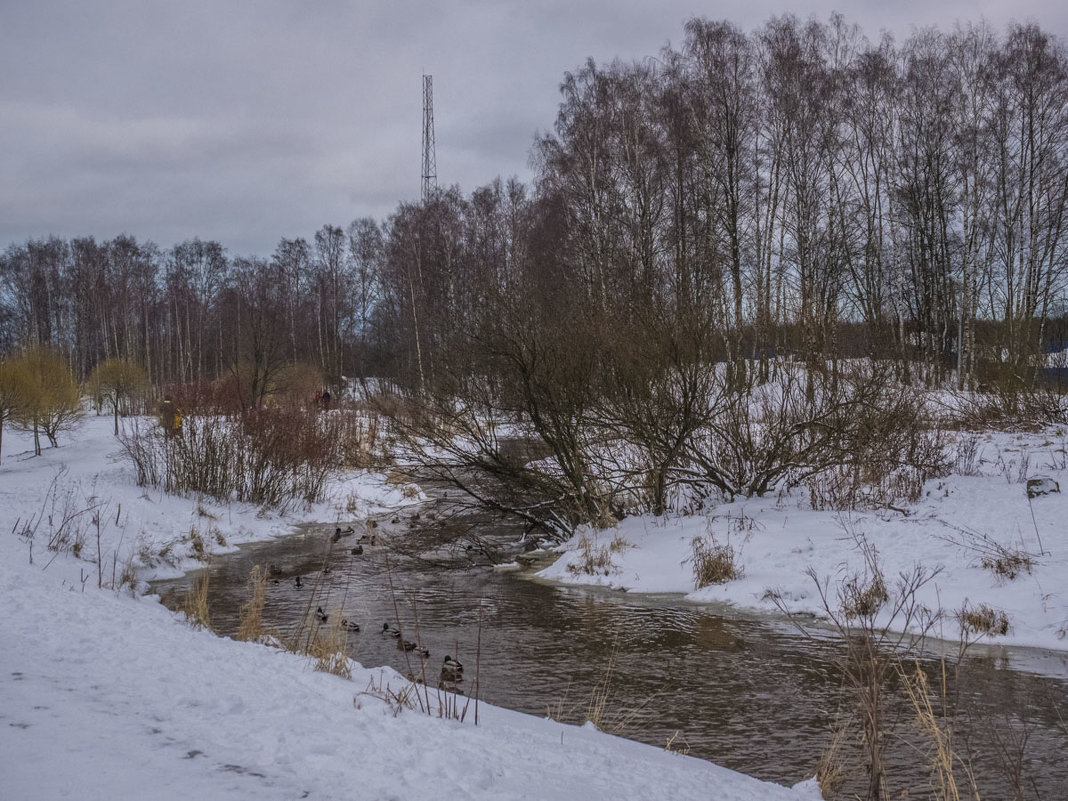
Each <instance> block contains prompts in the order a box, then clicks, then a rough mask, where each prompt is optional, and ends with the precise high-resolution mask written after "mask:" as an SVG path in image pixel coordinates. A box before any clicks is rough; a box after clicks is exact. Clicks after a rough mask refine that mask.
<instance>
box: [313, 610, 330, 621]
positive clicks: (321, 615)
mask: <svg viewBox="0 0 1068 801" xmlns="http://www.w3.org/2000/svg"><path fill="white" fill-rule="evenodd" d="M329 617H330V615H328V614H327V613H326V612H324V611H323V608H322V607H321V606H317V607H315V619H316V620H318V621H319V622H320V623H325V622H326V621H327V620H328V619H329Z"/></svg>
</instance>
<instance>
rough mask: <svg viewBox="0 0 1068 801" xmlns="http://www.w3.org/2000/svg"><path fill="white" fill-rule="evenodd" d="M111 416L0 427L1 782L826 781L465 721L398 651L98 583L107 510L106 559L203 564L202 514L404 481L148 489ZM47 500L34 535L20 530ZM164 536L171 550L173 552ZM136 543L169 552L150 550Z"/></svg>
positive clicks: (505, 715) (196, 793) (355, 492)
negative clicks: (320, 665) (191, 617)
mask: <svg viewBox="0 0 1068 801" xmlns="http://www.w3.org/2000/svg"><path fill="white" fill-rule="evenodd" d="M109 425H110V421H109V420H108V419H107V418H103V419H90V420H88V421H86V422H85V424H83V425H82V426H81V427H80V428H79V429H78V430H77V431H76V432H75V433H74V436H73V437H72V438H71V439H69V440H62V441H61V447H60V448H57V449H52V450H47V451H46V452H45V455H44V456H42V457H40V458H30V457H29V456H28V455H27V454H26V453H25V451H26V447H27V440H26V437H25V436H23V435H18V434H15V435H13V434H12V433H11V432H5V435H4V453H3V464H2V466H0V641H2V642H3V644H4V647H3V648H2V649H0V798H3V799H5V801H6V800H7V799H11V801H18V800H20V799H33V800H34V801H39V800H44V799H58V798H77V799H81V800H83V801H93V800H94V799H101V800H102V801H103V799H108V801H113V800H114V799H125V798H135V797H136V798H143V797H148V798H154V799H162V800H164V801H166V800H167V799H188V798H195V797H202V798H210V799H250V800H251V799H257V801H262V799H272V798H279V799H282V798H285V799H292V798H303V797H308V798H320V799H416V798H419V799H423V798H426V797H429V796H432V797H442V796H444V797H456V798H465V799H467V798H471V799H481V798H485V799H520V798H545V799H601V798H603V799H648V798H663V799H674V798H678V799H687V798H706V797H710V796H714V797H716V798H718V799H722V800H723V801H743V800H746V801H748V800H749V799H767V800H769V801H777V800H778V799H782V800H783V801H787V800H788V799H794V801H797V799H809V800H810V801H812V800H814V799H817V798H819V792H818V790H817V789H816V788H815V787H814V784H813V783H812V782H807V783H805V784H804V785H803V786H799V787H798V788H796V789H788V788H784V787H780V786H778V785H773V784H768V783H764V782H759V781H757V780H755V779H752V778H750V777H747V776H743V775H741V774H738V773H735V772H733V771H729V770H727V769H725V768H721V767H718V766H716V765H713V764H711V763H708V762H705V761H702V760H698V759H694V758H690V757H684V756H680V755H677V754H672V753H668V752H665V751H661V750H660V749H657V748H653V747H650V746H646V745H641V744H638V743H634V742H631V741H628V740H623V739H619V738H616V737H611V736H609V735H605V734H602V733H600V732H597V731H596V730H593V729H591V728H585V727H582V728H580V727H574V726H566V725H563V724H558V723H556V722H553V721H549V720H541V719H538V718H534V717H531V716H526V715H521V714H518V713H514V712H510V711H507V710H502V709H497V708H492V707H488V706H486V705H481V707H480V710H479V725H478V726H477V727H476V726H475V725H473V722H472V719H471V717H472V715H473V710H469V712H468V718H467V720H466V722H464V723H460V722H458V721H455V720H449V719H445V718H439V717H437V716H428V715H425V714H420V713H419V712H418V711H415V710H411V709H403V710H399V711H398V707H397V706H396V704H393V705H391V704H389V703H387V702H385V701H384V700H383V699H382V693H381V692H379V691H380V690H381V688H383V687H385V686H387V685H388V686H389V687H390V688H391V689H393V690H399V689H400V688H401V687H402V686H403V685H404V684H405V682H404V681H403V680H402V679H401V677H399V676H398V675H397V674H396V673H394V672H393V671H391V670H389V669H364V668H361V667H357V668H356V669H355V670H354V673H353V677H352V679H351V680H344V679H340V678H338V677H335V676H331V675H327V674H323V673H317V672H315V671H313V670H312V669H311V668H310V667H309V663H308V661H307V660H306V659H304V658H302V657H298V656H295V655H293V654H289V653H284V652H281V651H278V650H275V649H272V648H269V647H266V646H262V645H255V644H251V643H239V642H234V641H231V640H227V639H221V638H218V637H215V636H214V635H212V634H210V633H208V632H205V631H198V630H195V629H193V628H191V627H190V626H189V625H188V624H186V623H185V622H184V620H183V619H182V618H181V617H180V616H177V615H174V614H173V613H171V612H170V611H168V610H167V609H165V608H164V607H163V606H161V605H159V604H158V603H155V602H154V600H152V599H150V598H144V597H138V596H136V595H133V594H131V593H130V592H129V591H128V587H124V588H119V589H107V588H105V589H103V590H100V589H98V588H97V584H98V583H101V578H103V583H104V584H105V585H107V584H110V583H111V582H112V576H111V571H110V569H108V570H106V571H105V573H104V575H103V576H101V574H100V573H98V572H97V567H96V564H95V559H96V552H97V532H98V530H99V534H100V540H99V542H100V546H99V547H100V552H101V553H102V555H103V556H104V563H105V565H106V566H109V565H111V564H115V565H118V566H121V565H122V564H124V563H127V562H129V560H131V559H132V560H134V561H133V563H134V564H138V565H142V566H141V567H140V575H141V576H142V577H144V576H145V575H148V574H151V573H157V574H158V573H160V572H164V571H173V570H179V569H183V568H185V567H188V566H190V565H193V564H196V562H195V560H194V556H193V548H192V544H191V541H190V540H189V538H188V537H187V535H188V532H189V529H190V528H197V529H199V530H201V531H211V530H212V529H215V528H217V529H218V530H219V532H220V533H221V534H222V539H223V540H224V541H225V543H226V544H225V545H222V544H219V542H217V541H216V540H214V539H213V535H212V536H208V537H206V538H205V543H206V547H207V548H209V549H210V548H214V549H216V550H223V549H226V548H232V547H233V545H234V544H235V543H237V542H241V541H246V540H252V539H261V538H265V537H270V536H275V535H278V534H281V533H284V532H286V531H288V530H289V529H290V527H291V526H292V525H293V524H294V523H295V522H298V520H299V518H300V517H303V518H305V519H310V520H325V521H330V522H331V524H332V522H333V521H334V520H337V519H359V518H360V517H361V516H363V515H366V514H368V513H369V512H371V511H373V510H374V509H375V508H376V507H380V506H388V505H390V504H392V503H395V502H399V501H400V500H401V495H400V493H399V492H396V491H394V490H391V489H390V488H389V487H388V486H386V485H385V483H384V482H383V481H382V480H381V478H380V477H376V476H372V475H367V474H359V475H354V476H351V477H349V478H347V479H346V480H344V481H339V482H336V484H335V485H334V486H333V487H332V489H331V500H330V501H329V502H328V503H326V504H323V505H320V506H319V507H316V508H311V509H308V510H305V511H304V512H303V513H302V514H301V515H300V516H289V517H285V518H279V517H277V516H275V515H273V514H271V513H266V512H262V511H261V510H257V509H255V508H245V507H238V506H234V507H222V506H220V505H218V504H214V503H210V502H207V501H203V500H200V501H198V500H197V499H180V498H170V497H165V496H161V495H159V494H158V493H153V492H143V491H142V490H141V489H140V488H138V487H136V486H135V485H134V481H133V478H134V477H133V472H132V470H131V469H129V468H128V467H127V466H126V465H124V464H123V463H122V462H121V461H119V460H118V459H117V458H116V457H115V452H116V451H117V447H116V443H115V441H114V439H113V438H112V437H111V435H110V432H109V428H108V426H109ZM57 475H59V478H58V479H56V476H57ZM50 488H51V489H50ZM68 497H69V498H71V500H70V504H71V506H70V507H69V508H71V509H73V508H74V506H76V505H77V504H79V503H81V502H82V501H86V502H88V503H89V504H90V505H93V506H95V508H96V509H97V510H98V514H96V515H95V517H94V516H92V515H90V517H91V518H93V519H90V520H88V521H87V526H86V527H85V529H84V531H83V535H84V537H83V539H84V541H83V542H82V544H81V545H80V546H79V548H78V550H79V552H80V555H81V558H76V557H75V556H74V554H73V553H72V552H64V553H61V554H59V555H58V556H57V555H56V554H55V553H53V552H50V551H49V550H48V549H47V547H46V544H47V540H48V536H49V532H50V531H52V532H54V528H55V526H56V525H57V523H58V521H59V519H60V518H61V517H62V516H63V515H62V512H63V509H64V508H68V507H66V506H65V505H64V504H65V501H64V499H65V498H68ZM83 508H84V507H83ZM49 514H52V521H51V523H49V521H48V519H47V518H48V515H49ZM40 517H43V518H44V519H43V520H40V521H39V522H38V524H37V533H36V535H35V536H34V539H33V543H32V544H33V548H32V550H31V547H30V544H31V543H30V542H29V541H27V539H26V538H24V537H20V536H18V534H17V533H16V532H18V531H21V530H23V529H24V528H25V526H26V523H27V520H30V519H38V518H40ZM98 523H99V527H98V525H97V524H98ZM78 525H81V523H80V522H79V523H78ZM79 530H80V529H79ZM168 544H170V550H169V551H168V554H167V555H168V557H169V558H172V561H173V564H168V563H167V562H165V561H162V557H159V553H160V552H161V551H163V550H164V549H165V548H166V547H167V546H168ZM139 554H144V555H145V556H147V557H149V561H153V562H154V563H155V566H154V567H146V566H143V564H142V562H141V560H140V556H139ZM31 557H32V562H31ZM119 570H121V567H120V568H119V569H117V570H116V572H119ZM434 695H435V694H431V699H432V700H433V699H434Z"/></svg>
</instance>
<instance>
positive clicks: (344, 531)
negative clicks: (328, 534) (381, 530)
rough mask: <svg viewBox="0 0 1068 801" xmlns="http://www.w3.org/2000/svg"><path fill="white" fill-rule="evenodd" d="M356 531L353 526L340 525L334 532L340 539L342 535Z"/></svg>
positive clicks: (345, 535)
mask: <svg viewBox="0 0 1068 801" xmlns="http://www.w3.org/2000/svg"><path fill="white" fill-rule="evenodd" d="M355 533H356V529H354V528H353V527H352V526H349V527H348V528H344V529H343V528H341V526H338V527H337V530H336V531H335V532H334V536H335V537H337V538H338V539H340V538H341V537H347V536H349V535H350V534H355Z"/></svg>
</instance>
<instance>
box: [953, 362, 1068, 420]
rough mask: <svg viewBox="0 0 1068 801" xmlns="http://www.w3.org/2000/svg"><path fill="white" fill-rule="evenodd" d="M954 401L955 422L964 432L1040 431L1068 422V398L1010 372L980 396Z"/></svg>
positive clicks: (963, 394) (967, 395) (989, 383)
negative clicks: (998, 430) (995, 430)
mask: <svg viewBox="0 0 1068 801" xmlns="http://www.w3.org/2000/svg"><path fill="white" fill-rule="evenodd" d="M953 400H954V410H955V412H954V417H955V422H956V424H957V425H958V426H959V427H960V428H965V429H972V430H977V431H987V430H990V429H1001V430H1019V431H1037V430H1039V429H1041V428H1043V427H1045V426H1047V425H1052V424H1057V423H1064V422H1066V421H1068V395H1064V394H1062V393H1060V392H1057V391H1055V390H1053V389H1051V388H1049V387H1041V386H1035V385H1034V384H1033V383H1032V382H1030V381H1028V380H1025V379H1024V378H1022V377H1020V376H1016V375H1014V374H1011V373H1009V372H1008V371H1005V372H1003V373H1002V374H1001V375H1000V376H998V377H995V378H994V379H993V380H988V381H984V382H983V384H982V386H981V388H980V390H979V391H978V392H959V393H955V394H954V395H953Z"/></svg>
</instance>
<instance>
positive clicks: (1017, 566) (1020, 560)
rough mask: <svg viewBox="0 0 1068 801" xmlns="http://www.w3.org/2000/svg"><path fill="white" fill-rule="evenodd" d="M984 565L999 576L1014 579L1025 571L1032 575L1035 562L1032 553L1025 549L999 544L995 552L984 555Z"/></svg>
mask: <svg viewBox="0 0 1068 801" xmlns="http://www.w3.org/2000/svg"><path fill="white" fill-rule="evenodd" d="M982 565H983V567H984V568H986V569H987V570H993V571H994V575H996V576H997V577H998V578H1002V579H1007V580H1008V581H1012V580H1013V579H1015V578H1016V577H1017V576H1019V575H1021V574H1022V573H1025V572H1026V573H1027V574H1029V575H1030V573H1031V568H1032V567H1034V566H1035V563H1034V560H1033V559H1032V558H1031V555H1030V554H1028V553H1025V552H1024V551H1019V550H1010V549H1008V548H1004V547H1001V546H998V547H997V550H996V551H995V552H994V553H988V554H986V555H985V556H983V561H982Z"/></svg>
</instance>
